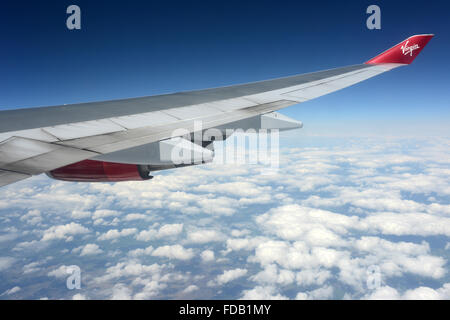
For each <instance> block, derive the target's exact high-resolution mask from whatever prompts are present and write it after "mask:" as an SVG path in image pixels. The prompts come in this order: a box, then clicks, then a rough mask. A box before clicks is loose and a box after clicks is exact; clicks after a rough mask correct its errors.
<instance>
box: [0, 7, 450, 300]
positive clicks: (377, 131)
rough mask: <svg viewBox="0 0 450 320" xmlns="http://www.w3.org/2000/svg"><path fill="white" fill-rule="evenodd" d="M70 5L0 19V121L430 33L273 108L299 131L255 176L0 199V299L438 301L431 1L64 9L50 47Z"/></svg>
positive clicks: (335, 60)
mask: <svg viewBox="0 0 450 320" xmlns="http://www.w3.org/2000/svg"><path fill="white" fill-rule="evenodd" d="M73 3H74V2H72V1H70V2H69V1H60V0H58V1H45V2H42V1H40V2H32V3H30V4H24V3H16V2H13V1H10V2H5V1H3V2H1V3H0V23H1V25H0V39H1V41H2V50H0V110H7V109H14V108H24V107H39V106H48V105H60V104H70V103H78V102H88V101H99V100H109V99H118V98H126V97H137V96H146V95H154V94H162V93H169V92H176V91H184V90H195V89H203V88H210V87H217V86H223V85H231V84H237V83H245V82H249V81H258V80H264V79H270V78H275V77H282V76H288V75H293V74H298V73H306V72H313V71H318V70H322V69H329V68H334V67H340V66H345V65H352V64H359V63H362V62H364V61H367V60H368V59H370V58H371V57H373V56H375V55H377V54H378V53H380V52H381V51H384V50H385V49H387V48H389V47H391V46H393V45H395V44H397V43H398V42H400V41H401V40H403V39H405V38H407V37H409V36H411V35H413V34H418V33H434V34H435V35H436V36H435V38H433V39H432V41H431V42H430V43H429V44H428V46H427V48H426V49H424V50H423V52H422V53H421V54H420V56H419V57H418V58H417V59H416V60H415V61H414V63H413V64H412V65H411V66H408V67H404V68H399V69H397V70H394V71H392V72H388V73H385V74H383V75H381V76H378V77H375V78H373V79H369V80H368V81H365V82H363V83H360V84H357V85H355V86H354V87H350V88H346V89H344V90H342V91H339V92H336V93H332V94H330V95H327V96H324V97H320V98H318V99H315V100H313V101H308V102H306V103H304V104H300V105H296V106H292V107H289V108H287V109H284V110H282V111H281V112H282V113H284V114H286V115H288V116H291V117H294V118H296V119H298V120H301V121H303V123H304V128H303V129H301V130H293V131H291V132H288V133H283V134H282V135H281V140H280V159H279V160H280V161H279V164H280V167H279V168H278V170H273V171H272V172H271V174H262V172H263V171H264V169H267V166H264V165H263V164H261V163H259V164H257V165H252V164H225V165H223V164H218V163H211V164H205V165H199V166H192V167H185V168H178V169H174V170H167V171H160V172H156V173H155V177H154V179H152V180H148V181H142V182H140V181H139V182H134V181H133V182H123V183H70V182H63V181H56V180H52V179H50V178H49V177H47V176H45V175H43V174H42V175H39V176H34V177H32V178H30V179H26V180H23V181H19V182H18V183H14V184H11V185H8V186H5V187H2V188H0V299H240V298H242V299H447V300H448V299H450V274H449V272H448V266H449V263H448V261H449V260H450V169H449V168H450V155H449V150H450V148H449V146H450V137H449V133H450V131H449V126H448V123H449V120H450V112H449V101H450V99H449V90H448V87H449V83H450V82H449V74H450V73H449V71H450V70H449V64H448V63H447V58H448V52H450V41H448V39H449V22H448V21H449V19H448V12H450V10H449V9H450V5H449V4H448V3H447V2H442V1H426V2H425V1H423V2H419V1H377V2H372V1H371V2H368V1H345V2H342V1H340V2H338V1H330V2H322V1H321V2H312V1H311V2H308V3H303V2H300V1H295V2H292V3H291V2H284V1H273V2H269V1H255V2H248V1H226V2H215V1H214V2H212V1H209V2H201V1H195V2H194V1H192V2H186V1H185V2H174V1H164V2H153V1H127V2H120V3H119V2H111V1H77V2H76V4H78V5H79V6H80V7H81V11H82V22H81V24H82V29H81V30H80V31H69V30H67V28H66V25H65V20H66V17H67V15H66V14H65V11H66V8H67V6H68V5H71V4H73ZM374 3H376V4H378V5H379V6H380V7H381V14H382V22H381V27H382V29H381V30H375V31H371V30H368V29H367V28H366V18H367V16H368V15H366V13H365V11H366V8H367V6H368V5H371V4H374ZM230 140H231V139H228V140H227V141H226V142H225V143H223V144H221V143H219V142H215V144H216V150H215V152H216V155H220V154H221V153H222V154H223V153H224V152H229V150H228V149H229V148H231V147H230V146H229V145H227V142H230ZM248 151H249V152H251V151H252V150H248ZM253 151H254V150H253ZM217 158H218V157H216V159H217ZM73 265H76V266H78V267H79V268H80V272H81V287H80V289H73V288H69V287H67V285H66V284H67V282H66V281H67V277H68V273H67V270H68V267H69V266H73ZM72 289H73V290H72Z"/></svg>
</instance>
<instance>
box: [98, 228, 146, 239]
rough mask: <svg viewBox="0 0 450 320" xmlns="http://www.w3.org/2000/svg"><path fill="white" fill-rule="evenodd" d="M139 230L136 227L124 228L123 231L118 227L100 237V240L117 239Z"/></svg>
mask: <svg viewBox="0 0 450 320" xmlns="http://www.w3.org/2000/svg"><path fill="white" fill-rule="evenodd" d="M136 232H137V229H136V228H127V229H122V230H121V231H119V230H117V229H111V230H108V231H107V232H106V233H104V234H102V235H101V236H100V237H98V240H115V239H118V238H121V237H126V236H129V235H132V234H135V233H136Z"/></svg>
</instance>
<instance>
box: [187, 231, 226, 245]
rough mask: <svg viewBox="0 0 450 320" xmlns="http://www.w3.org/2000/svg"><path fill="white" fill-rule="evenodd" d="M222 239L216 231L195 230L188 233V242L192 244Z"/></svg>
mask: <svg viewBox="0 0 450 320" xmlns="http://www.w3.org/2000/svg"><path fill="white" fill-rule="evenodd" d="M222 239H223V235H222V234H221V233H220V232H218V231H216V230H196V231H191V232H189V233H188V241H189V242H192V243H208V242H214V241H221V240H222Z"/></svg>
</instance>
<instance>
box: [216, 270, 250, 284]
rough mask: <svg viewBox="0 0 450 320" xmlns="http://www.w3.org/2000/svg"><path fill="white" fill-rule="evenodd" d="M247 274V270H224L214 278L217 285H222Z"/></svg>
mask: <svg viewBox="0 0 450 320" xmlns="http://www.w3.org/2000/svg"><path fill="white" fill-rule="evenodd" d="M246 274H247V269H240V268H237V269H232V270H226V271H224V272H223V273H222V274H220V275H218V276H217V278H216V282H217V284H219V285H224V284H226V283H228V282H231V281H233V280H236V279H238V278H241V277H243V276H245V275H246Z"/></svg>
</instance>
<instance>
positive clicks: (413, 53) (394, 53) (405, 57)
mask: <svg viewBox="0 0 450 320" xmlns="http://www.w3.org/2000/svg"><path fill="white" fill-rule="evenodd" d="M433 36H434V34H418V35H415V36H411V37H409V38H408V39H406V40H403V41H402V42H400V43H399V44H397V45H395V46H393V47H392V48H390V49H388V50H386V51H384V52H383V53H381V54H379V55H377V56H376V57H375V58H372V59H370V60H369V61H367V62H365V63H366V64H379V63H399V64H410V63H411V62H413V60H414V59H415V58H416V57H417V56H418V55H419V53H420V51H422V49H423V48H424V47H425V46H426V45H427V43H428V41H430V40H431V38H433Z"/></svg>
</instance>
